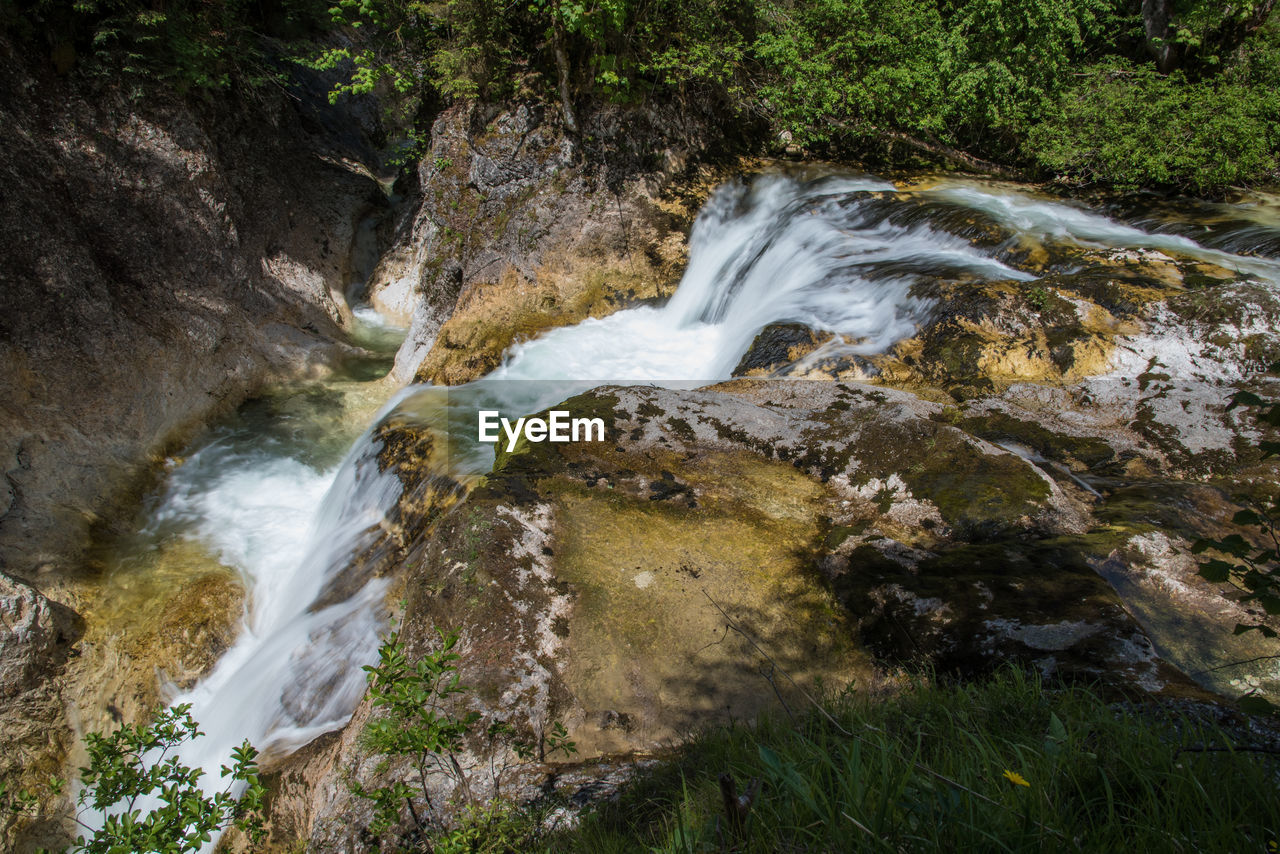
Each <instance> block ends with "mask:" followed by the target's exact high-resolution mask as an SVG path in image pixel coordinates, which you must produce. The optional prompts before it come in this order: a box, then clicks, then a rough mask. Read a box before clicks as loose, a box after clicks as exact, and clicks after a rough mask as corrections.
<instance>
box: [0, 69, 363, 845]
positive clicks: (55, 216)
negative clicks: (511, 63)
mask: <svg viewBox="0 0 1280 854" xmlns="http://www.w3.org/2000/svg"><path fill="white" fill-rule="evenodd" d="M0 57H2V58H0V87H3V89H4V91H5V92H6V93H7V94H6V97H5V99H4V100H3V103H0V122H2V123H3V125H4V127H5V128H6V144H5V146H4V150H3V151H2V152H0V185H2V187H3V189H2V190H0V234H2V235H3V238H4V244H5V245H4V264H3V265H2V266H0V292H3V294H4V298H5V307H4V311H3V312H0V474H2V475H3V476H2V477H0V570H2V571H3V574H0V610H2V611H3V617H4V620H3V625H0V697H3V703H2V704H0V732H2V733H3V736H0V754H2V757H3V758H0V779H4V780H5V781H6V782H7V783H8V784H10V785H11V786H13V787H15V788H16V787H17V786H20V785H24V784H34V785H35V790H36V792H37V794H43V793H44V792H45V789H44V787H43V784H44V782H45V781H46V780H48V778H49V777H50V776H62V775H63V774H64V773H65V768H64V766H65V763H66V759H67V752H68V750H69V749H70V746H71V737H72V725H73V723H74V720H75V716H74V710H73V711H71V712H70V715H71V717H70V718H68V714H69V713H68V709H67V705H68V703H70V702H71V701H70V698H71V696H73V695H74V693H75V692H74V691H67V687H68V686H67V685H66V684H64V683H65V682H67V678H66V676H65V674H64V667H65V665H66V663H67V661H68V659H69V656H72V655H73V654H74V652H75V650H74V648H73V643H74V641H75V640H76V638H77V637H79V635H80V633H81V632H82V623H81V621H80V620H79V618H78V617H77V616H76V615H75V614H74V612H72V611H71V609H70V608H67V607H64V606H63V605H60V604H57V602H55V601H54V600H58V599H61V598H64V594H68V592H69V588H66V587H63V586H61V585H62V583H63V582H67V581H69V580H74V579H76V578H82V577H84V576H85V574H86V573H85V570H86V562H85V549H86V546H87V544H88V543H89V541H90V537H91V533H92V531H93V529H94V527H95V526H97V525H103V524H110V523H111V522H112V521H113V520H114V519H115V518H116V516H117V514H118V513H119V512H120V511H124V512H126V513H127V512H130V511H131V509H132V507H133V506H134V499H135V498H136V496H137V494H138V490H139V489H140V488H141V487H143V486H145V485H146V483H147V480H148V478H149V477H150V476H151V473H152V472H153V471H154V470H155V464H156V462H157V460H158V458H159V455H160V454H161V453H162V452H163V450H164V449H165V447H166V446H167V445H170V444H171V443H173V442H174V441H177V440H180V439H181V438H182V437H183V436H184V435H187V434H188V433H189V432H190V431H191V430H194V429H197V428H198V427H199V426H200V425H201V424H203V423H204V422H206V421H207V419H208V418H210V417H211V416H212V415H215V414H217V413H219V412H222V411H225V410H226V409H229V408H231V407H234V406H236V405H237V404H238V403H239V402H240V401H242V400H243V399H244V398H245V397H246V396H247V395H248V394H250V393H252V391H253V390H254V389H255V388H256V387H258V386H259V385H260V384H262V383H263V382H264V381H267V380H269V379H272V378H279V377H285V376H292V375H299V374H310V373H313V372H321V371H326V370H328V369H329V368H330V367H331V366H333V365H334V364H335V360H338V359H341V358H343V357H344V355H346V354H354V353H356V352H357V350H356V348H352V347H351V346H350V345H348V344H346V343H344V342H345V336H344V333H343V327H344V326H345V325H346V324H347V323H348V322H349V320H350V310H349V308H348V307H347V305H346V302H345V300H344V290H345V289H346V288H347V287H348V285H349V284H350V283H351V281H352V279H353V277H354V276H355V275H356V273H355V270H354V267H355V266H356V265H357V263H358V255H359V252H358V251H357V245H358V243H359V242H360V241H359V239H358V232H359V230H360V226H361V224H362V223H369V222H370V221H372V220H371V218H376V217H378V216H379V215H381V214H382V213H384V212H385V211H386V210H387V207H388V205H387V202H386V200H385V197H384V194H383V193H382V191H381V188H380V187H379V186H378V183H377V181H375V180H374V178H373V176H372V174H371V173H370V167H371V166H374V165H375V164H376V160H377V158H376V156H375V153H374V150H373V148H372V145H371V143H370V135H371V134H372V133H374V132H375V131H376V117H375V116H374V114H372V113H369V112H368V110H367V105H363V106H361V105H357V107H355V108H346V109H347V111H346V112H345V114H343V115H341V116H334V115H333V114H332V111H331V108H330V107H329V106H328V104H327V101H326V100H325V99H324V97H323V92H324V90H325V83H324V81H323V80H319V79H308V80H303V81H301V82H300V83H299V85H298V86H297V87H296V88H295V89H294V90H293V91H292V92H290V93H289V94H288V95H285V94H282V93H279V92H271V93H261V94H259V95H257V96H252V97H248V98H239V97H237V96H235V95H232V94H230V93H224V94H222V95H219V96H217V97H212V98H207V99H203V100H202V99H199V98H192V99H190V100H187V101H178V100H176V99H166V98H165V97H162V96H159V95H156V94H154V93H153V94H151V95H147V96H134V95H131V94H130V93H127V92H125V91H122V90H121V88H120V87H118V86H114V85H107V84H105V83H104V84H93V83H90V82H86V81H83V80H75V79H72V78H63V77H58V76H57V75H55V74H54V72H53V69H52V67H50V66H49V63H48V62H47V61H45V60H44V59H43V58H40V57H36V58H32V57H27V56H23V55H20V54H19V53H17V52H15V50H14V49H13V48H11V47H10V46H8V45H6V44H0ZM362 109H364V110H365V111H364V112H361V110H362ZM367 230H368V229H367V228H366V231H367ZM366 242H367V241H366ZM12 576H17V577H21V578H24V579H26V580H27V581H30V582H31V583H32V584H34V585H35V587H38V588H41V589H42V590H43V593H42V592H38V591H37V590H36V589H35V587H32V586H29V585H28V584H25V583H23V582H21V581H17V580H14V579H13V578H12ZM235 589H237V590H238V588H235ZM44 594H48V596H47V597H46V595H44ZM195 595H197V596H198V604H197V607H199V608H201V609H203V610H206V611H207V610H209V609H210V608H214V606H213V604H212V603H213V602H214V601H215V600H217V601H218V602H221V599H218V596H221V595H222V594H220V593H219V594H217V595H215V596H212V597H210V595H209V593H208V590H207V589H206V590H202V591H199V592H198V593H197V594H195ZM222 598H230V600H231V601H232V606H229V607H233V606H234V604H235V602H238V601H239V600H238V599H236V598H235V596H234V595H231V594H227V595H226V596H223V597H222ZM71 604H73V605H74V601H73V602H72V603H71ZM215 610H216V608H215ZM196 653H197V654H200V655H208V654H210V653H209V652H208V650H197V651H196ZM40 809H41V811H40V812H38V813H37V814H36V815H35V816H24V817H21V818H20V820H19V821H18V825H22V826H26V830H25V831H24V833H25V838H26V839H27V841H28V842H43V843H45V844H57V843H58V842H60V841H64V839H65V838H64V837H61V836H59V830H58V825H59V824H60V822H61V819H62V816H61V814H60V812H59V810H60V807H59V806H58V805H57V804H53V803H44V804H42V806H41V808H40ZM32 818H34V819H35V821H34V824H32V822H31V821H30V819H32ZM11 819H12V817H11V816H8V815H7V814H6V816H5V820H4V827H2V828H0V832H2V833H3V835H0V839H2V840H3V841H2V842H0V847H4V848H6V849H7V848H9V847H11V846H12V845H15V844H17V841H16V840H17V837H15V836H14V835H13V833H14V832H17V831H18V830H20V829H21V828H19V827H15V826H13V825H12V824H11ZM49 834H52V835H49Z"/></svg>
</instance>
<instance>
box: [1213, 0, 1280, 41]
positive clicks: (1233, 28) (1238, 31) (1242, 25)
mask: <svg viewBox="0 0 1280 854" xmlns="http://www.w3.org/2000/svg"><path fill="white" fill-rule="evenodd" d="M1275 5H1276V0H1262V2H1261V3H1259V4H1258V5H1257V7H1255V8H1254V10H1253V13H1252V14H1250V15H1249V17H1247V18H1237V17H1235V16H1232V17H1230V18H1228V19H1227V20H1225V21H1223V22H1222V25H1221V26H1220V27H1218V29H1217V30H1215V31H1214V32H1213V33H1211V34H1210V35H1209V37H1208V39H1206V44H1212V45H1213V46H1214V47H1215V48H1216V49H1217V51H1218V52H1219V53H1223V54H1226V53H1231V52H1232V51H1233V50H1235V49H1236V48H1238V47H1239V46H1240V44H1241V43H1242V42H1243V41H1244V40H1245V39H1247V38H1248V37H1249V36H1251V35H1253V34H1254V32H1256V31H1257V29H1258V28H1259V27H1261V26H1262V25H1263V24H1265V23H1266V22H1267V18H1269V17H1271V10H1272V9H1274V8H1275Z"/></svg>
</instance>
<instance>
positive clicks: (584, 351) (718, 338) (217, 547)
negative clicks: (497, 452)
mask: <svg viewBox="0 0 1280 854" xmlns="http://www.w3.org/2000/svg"><path fill="white" fill-rule="evenodd" d="M910 198H911V199H913V200H918V199H924V200H927V201H930V202H933V203H937V204H942V205H949V206H952V207H958V208H963V209H968V210H975V211H980V212H983V213H985V214H986V215H988V216H990V217H993V218H994V219H995V220H997V221H998V222H999V223H1001V224H1002V225H1003V226H1004V227H1006V228H1008V229H1011V230H1013V231H1014V232H1017V233H1020V234H1027V235H1032V236H1034V237H1036V238H1041V239H1054V240H1059V241H1067V242H1076V243H1080V244H1086V245H1101V246H1107V247H1117V248H1167V249H1175V250H1177V251H1179V252H1182V253H1186V254H1191V255H1194V256H1198V257H1202V258H1205V259H1206V260H1213V261H1214V262H1215V263H1218V264H1222V265H1223V266H1227V267H1231V268H1234V269H1238V270H1241V271H1244V272H1251V273H1255V274H1259V275H1264V274H1265V275H1267V276H1268V277H1269V278H1271V279H1273V280H1278V281H1280V275H1277V269H1278V268H1277V265H1276V264H1275V263H1274V262H1272V261H1269V260H1266V259H1260V258H1245V257H1241V256H1236V255H1229V254H1227V253H1225V252H1221V251H1218V250H1212V249H1205V248H1202V247H1200V246H1199V245H1197V244H1195V243H1194V242H1193V241H1191V240H1189V239H1187V238H1185V237H1177V236H1171V235H1165V234H1149V233H1147V232H1144V231H1141V230H1139V229H1137V228H1134V227H1131V226H1128V225H1124V224H1122V223H1119V222H1116V221H1114V220H1111V219H1108V218H1107V217H1104V216H1100V215H1098V214H1095V213H1091V212H1089V211H1087V210H1084V209H1081V208H1078V207H1075V206H1071V205H1066V204H1062V203H1058V202H1051V201H1045V200H1043V199H1039V198H1036V197H1033V196H1030V195H1027V194H1024V193H1021V192H1018V191H1015V190H1006V189H1003V188H1002V189H1000V190H993V189H992V188H991V187H990V186H986V185H980V184H976V183H964V182H946V183H943V184H940V185H937V186H935V187H933V188H931V189H930V188H926V189H923V190H915V191H912V192H911V193H910ZM911 203H914V201H913V202H911ZM907 204H908V201H907V200H906V199H905V198H904V197H901V196H899V195H898V194H897V190H896V189H895V187H894V186H893V185H892V184H889V183H887V182H884V181H879V180H874V179H868V178H862V177H841V176H830V175H828V176H825V177H819V178H817V179H813V180H806V179H804V178H799V177H791V176H785V175H769V176H764V177H760V178H757V179H756V180H754V181H753V182H751V183H749V184H748V183H734V184H730V185H728V186H726V187H723V188H721V189H720V190H719V191H717V192H716V194H715V195H714V196H713V197H712V199H711V200H710V201H709V202H708V203H707V205H706V207H705V208H704V210H703V212H702V213H701V214H700V216H699V218H698V220H697V223H696V224H695V226H694V229H693V233H692V235H691V237H690V259H689V265H688V268H687V270H686V272H685V274H684V277H683V279H682V281H681V284H680V287H679V289H678V290H677V292H676V294H675V295H674V296H673V297H672V299H671V300H670V301H669V302H668V303H667V304H666V305H665V306H662V307H639V308H634V309H630V310H626V311H620V312H617V313H616V314H613V315H611V316H609V317H605V318H603V319H590V320H586V321H583V322H582V323H580V324H578V325H576V326H574V327H567V328H561V329H555V330H552V331H550V332H548V333H546V334H544V335H542V336H541V337H539V338H537V339H535V340H532V341H527V342H523V343H518V344H516V345H514V346H513V347H511V349H510V350H509V352H508V353H507V355H506V358H505V359H504V361H503V363H502V365H501V366H500V367H499V368H497V369H496V370H495V371H494V372H493V373H491V374H490V375H489V377H487V378H486V379H484V380H481V381H478V382H477V383H472V384H470V385H469V386H467V387H463V388H461V389H455V390H451V391H450V395H451V396H453V397H454V400H455V401H457V402H464V403H467V404H477V405H478V404H483V405H484V406H486V407H489V408H499V409H502V410H503V411H504V413H506V412H509V413H511V414H513V415H519V414H526V413H529V412H533V411H537V410H539V409H542V408H545V407H546V406H549V405H551V404H554V403H556V402H558V401H559V400H562V399H564V398H565V397H567V396H569V395H571V394H573V393H575V392H576V391H579V390H584V389H587V388H590V387H594V386H596V385H599V384H601V383H605V382H644V383H706V382H712V381H717V380H722V379H726V378H728V377H729V375H730V372H731V371H732V370H733V368H734V366H735V365H736V364H737V362H738V361H739V359H740V358H741V356H742V355H743V353H744V352H745V351H746V350H747V349H748V347H749V346H750V344H751V341H752V340H753V338H754V336H756V335H757V334H758V333H759V331H760V330H761V329H762V328H763V327H765V326H766V325H768V324H770V323H778V322H796V323H803V324H807V325H809V326H811V327H814V328H817V329H822V330H830V331H832V332H835V333H839V334H841V335H842V336H844V337H845V339H846V340H849V341H852V342H853V344H852V345H851V347H852V350H853V351H854V352H860V353H864V354H865V353H874V352H879V351H883V350H884V349H885V348H887V347H888V346H890V345H891V344H892V343H893V342H895V341H897V340H899V339H901V338H903V337H906V336H909V335H911V334H912V333H913V331H914V329H915V328H916V326H917V325H918V324H919V323H920V322H921V321H922V320H923V319H924V318H925V317H926V316H927V315H928V313H929V311H930V310H931V308H932V303H931V300H930V299H929V298H928V297H927V296H921V295H918V294H915V293H913V289H915V286H916V285H917V284H926V285H927V284H928V283H929V282H930V281H931V280H936V279H939V278H947V279H953V280H954V279H958V278H967V279H973V280H1017V281H1030V280H1032V279H1034V278H1035V277H1034V276H1032V275H1031V274H1029V273H1027V272H1024V271H1020V270H1017V269H1014V268H1012V267H1010V266H1008V265H1006V264H1005V263H1002V262H1001V261H1000V260H998V259H997V257H996V255H997V252H996V250H995V249H992V248H981V247H979V246H975V245H974V244H973V243H972V242H971V241H970V240H968V239H966V238H965V237H963V236H958V235H956V234H952V233H949V232H948V231H946V230H945V228H943V227H939V226H937V225H935V224H934V223H932V222H930V221H929V220H928V218H925V219H923V220H920V219H914V220H913V219H912V218H911V217H895V216H893V215H892V214H893V213H894V211H895V210H906V209H907V208H906V206H907ZM895 206H897V207H896V208H895ZM553 380H554V381H560V382H556V383H551V382H546V381H553ZM535 381H536V382H535ZM434 393H435V392H433V391H431V390H425V391H424V390H422V389H421V388H418V389H407V390H404V391H403V392H401V393H400V395H398V396H397V398H396V399H395V400H393V401H392V402H391V403H389V404H388V405H387V406H386V407H384V408H383V411H382V413H381V414H380V416H379V418H382V417H386V416H387V415H389V414H391V413H396V414H397V415H400V416H403V415H404V414H405V413H412V412H413V411H414V410H415V408H421V407H422V406H423V401H424V400H425V399H426V397H429V396H430V395H432V394H434ZM475 408H477V406H475V405H473V406H470V412H471V416H470V417H471V418H474V412H475ZM376 423H377V420H375V424H376ZM472 423H474V422H472ZM377 450H378V445H377V441H376V440H375V439H374V433H373V430H370V431H367V432H366V433H365V434H364V436H363V437H362V438H361V439H360V440H359V441H357V442H356V444H355V447H354V448H353V449H352V450H351V451H350V452H349V453H348V455H347V457H346V459H345V461H344V462H343V463H342V465H341V466H339V467H338V468H337V469H335V470H329V471H319V470H317V469H316V468H314V467H312V466H309V465H305V464H303V463H302V462H299V461H298V460H297V459H294V458H293V457H292V456H290V455H289V454H283V455H282V454H280V453H279V452H278V451H276V450H271V449H262V448H250V449H248V450H246V449H245V448H243V447H239V446H237V447H223V446H221V445H219V444H216V443H215V444H213V445H210V446H208V447H206V448H204V449H203V450H201V451H199V452H198V453H196V454H194V455H193V456H192V457H191V458H190V459H189V460H188V461H187V463H186V464H185V465H184V466H182V467H181V468H180V469H179V470H178V471H176V472H175V473H174V475H173V476H172V478H171V481H170V485H169V487H168V491H167V493H166V496H167V497H166V498H165V499H164V500H163V501H162V502H161V503H160V505H159V508H158V509H157V511H156V512H155V514H154V518H153V522H152V524H153V525H157V526H163V525H172V526H178V527H180V528H181V529H182V530H183V531H184V532H185V535H186V536H189V537H193V538H197V539H200V540H202V541H204V542H205V543H207V544H208V546H209V547H210V549H211V550H212V551H214V552H215V553H216V554H217V555H218V556H219V558H220V559H221V560H222V561H224V562H225V563H227V564H229V565H231V566H234V567H236V568H237V569H238V570H239V571H240V572H241V573H242V574H243V576H244V579H245V583H246V586H247V588H248V590H249V597H248V602H247V605H246V611H245V618H244V625H243V629H242V631H241V635H240V638H239V640H237V642H236V643H235V644H234V646H233V647H232V649H231V650H230V651H228V652H227V653H226V654H225V656H223V658H222V659H221V660H220V662H219V663H218V665H217V666H216V668H215V669H214V671H213V672H212V673H211V674H210V675H209V676H208V677H207V678H206V679H204V680H203V681H202V682H201V683H200V684H199V685H198V686H196V687H195V688H194V689H193V690H192V691H190V692H188V693H186V694H184V695H182V696H180V697H178V698H176V701H177V702H190V703H191V704H192V705H193V711H192V713H193V716H194V717H195V718H196V720H198V721H199V722H200V723H201V726H202V729H203V730H204V731H205V732H206V733H207V736H206V737H205V738H203V739H200V740H199V741H198V742H196V744H195V745H194V746H192V747H191V748H190V749H188V750H186V751H184V753H183V756H184V759H185V760H187V761H189V762H192V763H194V764H197V765H199V766H201V767H203V768H205V770H206V774H207V775H208V778H209V779H211V780H212V781H214V782H216V781H217V780H218V773H217V772H218V768H219V766H220V764H221V763H222V762H224V761H225V759H226V757H227V755H228V754H229V752H230V750H231V748H232V747H233V746H234V745H236V744H239V743H240V742H241V741H242V740H243V739H245V738H249V739H250V740H251V741H253V742H254V743H255V744H256V745H258V746H259V747H260V748H265V749H269V750H278V751H284V750H289V749H292V748H294V747H296V746H298V745H300V744H302V743H305V742H306V741H308V740H309V739H311V738H313V737H314V736H315V735H317V734H319V733H321V732H324V731H326V730H329V729H333V728H336V727H338V726H341V725H342V724H343V723H344V722H345V721H346V720H347V719H348V718H349V716H350V714H351V711H352V710H353V708H354V707H355V705H356V703H357V702H358V700H359V698H360V696H361V695H362V693H363V690H364V684H365V681H364V676H363V673H362V672H361V670H360V668H361V666H362V665H364V664H367V663H370V662H372V661H373V660H375V659H376V647H377V644H378V634H379V630H380V628H381V626H380V622H381V620H382V618H383V616H382V600H383V597H384V594H385V589H386V588H385V582H384V581H382V580H380V579H376V578H356V579H354V581H353V579H352V578H350V577H347V574H348V573H352V572H355V571H356V570H354V569H352V568H351V566H350V564H351V557H352V555H354V554H356V553H357V552H358V551H360V550H361V549H363V548H364V547H366V546H367V545H368V543H369V541H370V540H369V538H370V537H373V536H375V534H376V530H377V526H378V524H379V523H380V522H381V521H382V519H383V517H384V514H385V513H386V512H387V510H388V509H389V508H390V507H392V505H393V504H394V502H395V501H396V499H397V497H398V496H399V490H400V485H399V483H398V481H397V480H396V478H395V477H394V476H391V475H387V474H380V473H379V471H378V466H377V463H376V459H375V455H376V452H377ZM483 451H484V453H481V454H476V453H470V454H466V453H464V454H461V455H459V457H458V459H460V460H462V459H469V460H470V461H471V464H472V465H477V466H480V467H483V465H484V460H486V459H491V458H492V457H491V456H488V457H486V456H485V454H491V451H490V450H489V449H488V447H487V446H486V447H485V448H484V449H483ZM321 496H323V500H322V499H321ZM339 582H341V583H342V589H343V590H349V591H353V592H352V593H351V595H349V596H347V597H346V598H342V599H340V600H338V601H330V600H332V599H333V597H332V596H331V595H330V596H328V597H326V591H332V590H334V589H335V587H334V585H336V584H338V583H339Z"/></svg>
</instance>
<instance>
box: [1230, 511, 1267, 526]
mask: <svg viewBox="0 0 1280 854" xmlns="http://www.w3.org/2000/svg"><path fill="white" fill-rule="evenodd" d="M1231 521H1232V523H1234V524H1236V525H1261V524H1262V517H1261V516H1259V515H1258V514H1257V513H1255V512H1253V511H1252V510H1241V511H1240V512H1239V513H1237V514H1236V515H1234V516H1232V517H1231Z"/></svg>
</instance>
